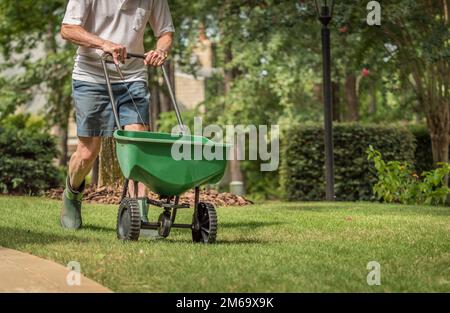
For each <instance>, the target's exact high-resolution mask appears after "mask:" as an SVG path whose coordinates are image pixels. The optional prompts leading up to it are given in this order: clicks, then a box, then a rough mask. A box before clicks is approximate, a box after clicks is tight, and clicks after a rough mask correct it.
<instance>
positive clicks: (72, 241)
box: [0, 196, 450, 292]
mask: <svg viewBox="0 0 450 313" xmlns="http://www.w3.org/2000/svg"><path fill="white" fill-rule="evenodd" d="M59 205H60V204H59V202H58V201H53V200H47V199H43V198H29V197H6V196H2V197H0V246H4V247H8V248H13V249H17V250H20V251H25V252H29V253H32V254H34V255H37V256H40V257H43V258H47V259H51V260H54V261H56V262H58V263H61V264H67V263H68V262H69V261H78V262H80V264H81V270H82V273H83V274H84V275H86V276H87V277H89V278H92V279H94V280H96V281H98V282H100V283H101V284H103V285H105V286H107V287H109V288H111V289H112V290H113V291H125V292H350V291H353V292H407V291H408V292H413V291H415V292H419V291H426V292H427V291H428V292H438V291H440V292H450V208H445V207H419V206H400V205H382V204H374V203H279V202H272V203H267V204H259V205H253V206H247V207H240V208H219V210H218V215H219V231H218V242H217V244H214V245H201V244H193V243H191V234H190V231H188V230H173V231H172V233H171V235H170V237H169V238H167V239H165V240H151V239H142V240H140V241H139V242H120V241H118V240H117V239H116V232H115V224H116V214H117V207H116V206H110V205H89V204H87V205H85V206H84V209H83V218H84V225H85V227H84V229H82V230H79V231H65V230H63V229H61V228H60V226H59ZM159 213H160V212H159V211H158V212H156V211H153V218H154V217H155V216H156V215H157V214H159ZM191 216H192V211H191V210H187V211H184V212H182V213H180V214H179V218H178V219H177V221H178V222H181V221H182V222H188V221H190V220H191ZM370 261H377V262H379V263H380V265H381V286H369V285H368V284H367V278H366V277H367V274H368V273H369V270H368V269H367V264H368V262H370Z"/></svg>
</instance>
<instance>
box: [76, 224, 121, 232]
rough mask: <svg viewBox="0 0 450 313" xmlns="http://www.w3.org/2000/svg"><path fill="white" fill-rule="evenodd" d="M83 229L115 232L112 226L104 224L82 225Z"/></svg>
mask: <svg viewBox="0 0 450 313" xmlns="http://www.w3.org/2000/svg"><path fill="white" fill-rule="evenodd" d="M82 229H83V230H92V231H101V232H113V233H115V232H116V229H115V228H112V227H105V226H98V225H90V224H87V225H83V228H82Z"/></svg>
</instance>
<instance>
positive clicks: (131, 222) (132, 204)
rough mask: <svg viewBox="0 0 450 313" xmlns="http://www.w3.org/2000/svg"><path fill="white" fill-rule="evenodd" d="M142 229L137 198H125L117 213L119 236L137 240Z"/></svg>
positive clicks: (124, 238) (127, 239)
mask: <svg viewBox="0 0 450 313" xmlns="http://www.w3.org/2000/svg"><path fill="white" fill-rule="evenodd" d="M140 231H141V213H140V210H139V203H138V201H137V200H136V199H132V198H124V199H123V200H122V202H120V206H119V212H118V213H117V227H116V232H117V238H118V239H120V240H125V241H137V240H138V239H139V233H140Z"/></svg>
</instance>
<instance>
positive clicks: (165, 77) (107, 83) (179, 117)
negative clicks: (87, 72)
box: [101, 53, 185, 133]
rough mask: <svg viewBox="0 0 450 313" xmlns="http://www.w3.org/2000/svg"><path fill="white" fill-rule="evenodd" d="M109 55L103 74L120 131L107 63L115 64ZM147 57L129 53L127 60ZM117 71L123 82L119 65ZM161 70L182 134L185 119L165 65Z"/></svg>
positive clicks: (104, 58)
mask: <svg viewBox="0 0 450 313" xmlns="http://www.w3.org/2000/svg"><path fill="white" fill-rule="evenodd" d="M108 55H110V54H106V55H105V56H103V57H102V58H101V61H102V66H103V72H104V75H105V79H106V86H107V88H108V94H109V98H110V100H111V105H112V107H113V113H114V119H115V121H116V125H117V127H118V128H119V129H123V127H121V126H120V119H119V114H118V112H117V108H116V105H115V103H116V102H115V100H114V93H113V91H112V87H111V81H110V78H109V73H108V68H107V66H106V63H114V62H113V61H110V60H108V59H107V56H108ZM145 57H146V56H145V55H144V54H137V53H127V59H129V58H139V59H145ZM116 69H117V71H118V73H119V75H120V77H121V78H122V80H123V75H122V72H121V71H120V68H119V66H117V64H116ZM161 70H162V73H163V77H164V82H165V83H166V86H167V89H168V90H169V95H170V99H171V101H172V105H173V108H174V110H175V114H176V116H177V121H178V126H179V127H180V131H181V133H184V132H185V127H184V124H183V119H182V118H181V113H180V109H179V107H178V103H177V100H176V98H175V93H174V92H173V89H172V85H171V84H170V79H169V75H167V71H166V69H165V67H164V64H163V65H161Z"/></svg>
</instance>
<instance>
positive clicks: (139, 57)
mask: <svg viewBox="0 0 450 313" xmlns="http://www.w3.org/2000/svg"><path fill="white" fill-rule="evenodd" d="M131 58H137V59H143V60H145V54H139V53H129V52H127V59H131Z"/></svg>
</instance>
